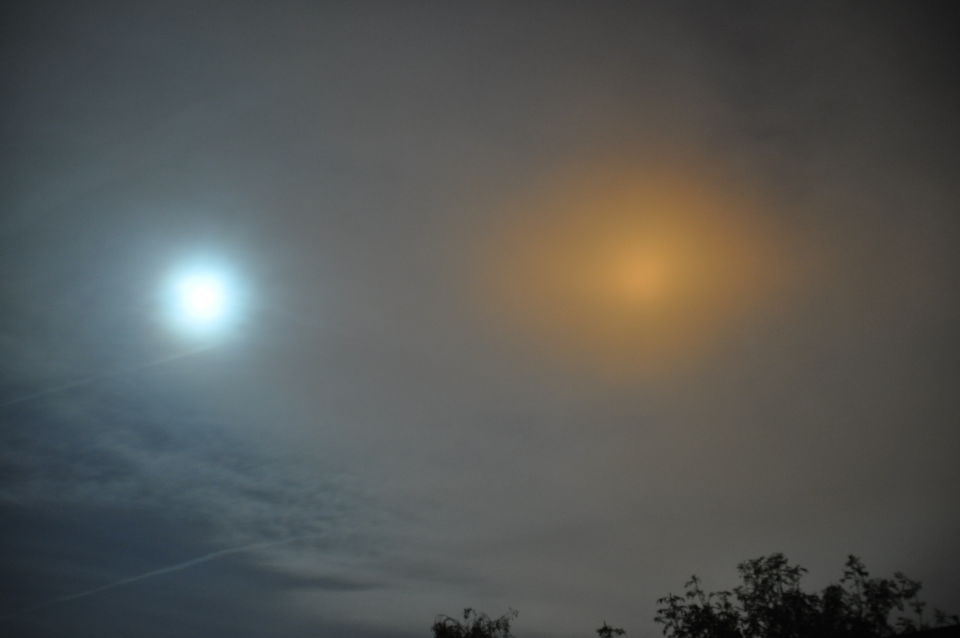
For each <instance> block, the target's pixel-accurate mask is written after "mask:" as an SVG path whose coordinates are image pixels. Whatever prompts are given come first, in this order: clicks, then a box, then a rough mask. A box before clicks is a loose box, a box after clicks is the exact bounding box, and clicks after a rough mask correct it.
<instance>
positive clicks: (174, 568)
mask: <svg viewBox="0 0 960 638" xmlns="http://www.w3.org/2000/svg"><path fill="white" fill-rule="evenodd" d="M316 537H317V535H316V534H311V535H306V536H293V537H291V538H285V539H283V540H279V541H269V542H264V543H251V544H250V545H242V546H240V547H230V548H228V549H221V550H218V551H216V552H211V553H209V554H204V555H203V556H198V557H197V558H191V559H190V560H188V561H184V562H182V563H176V564H175V565H170V566H168V567H161V568H160V569H154V570H153V571H149V572H145V573H143V574H138V575H136V576H130V577H129V578H121V579H120V580H115V581H113V582H112V583H107V584H106V585H100V586H99V587H94V588H93V589H88V590H86V591H81V592H77V593H76V594H67V595H66V596H60V597H59V598H54V599H52V600H48V601H46V602H44V603H40V604H39V605H35V606H33V607H29V608H27V609H23V610H21V611H18V612H15V613H13V614H10V615H8V616H3V617H2V620H10V619H12V618H17V617H19V616H24V615H26V614H32V613H34V612H36V611H40V610H42V609H47V608H48V607H53V606H54V605H59V604H61V603H66V602H69V601H71V600H77V599H79V598H86V597H88V596H95V595H97V594H100V593H102V592H105V591H109V590H111V589H117V588H119V587H125V586H127V585H132V584H133V583H138V582H140V581H141V580H147V579H148V578H153V577H154V576H161V575H163V574H169V573H171V572H178V571H180V570H183V569H188V568H190V567H193V566H195V565H200V564H202V563H206V562H209V561H212V560H216V559H218V558H221V557H223V556H229V555H230V554H240V553H243V552H252V551H256V550H258V549H266V548H267V547H276V546H277V545H287V544H289V543H294V542H296V541H301V540H305V539H308V538H316Z"/></svg>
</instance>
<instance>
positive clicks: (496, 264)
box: [481, 166, 785, 372]
mask: <svg viewBox="0 0 960 638" xmlns="http://www.w3.org/2000/svg"><path fill="white" fill-rule="evenodd" d="M503 219H504V220H505V221H504V223H503V224H502V225H501V226H500V227H499V228H498V229H497V231H496V232H494V233H493V235H492V236H491V237H489V238H488V241H487V243H486V244H485V248H484V250H483V251H481V252H482V253H483V254H484V256H483V257H481V262H482V269H483V272H484V274H485V277H486V281H485V286H484V288H485V290H486V291H487V294H488V295H492V297H490V299H492V302H491V303H490V304H488V307H491V306H492V307H493V308H494V309H495V310H494V315H495V319H496V321H495V323H497V324H498V325H499V326H501V328H503V329H504V330H505V331H506V332H507V334H510V335H512V336H513V337H514V338H516V339H518V340H519V341H522V342H523V343H524V344H526V345H528V346H533V347H534V348H535V349H538V350H541V351H543V352H545V353H547V354H549V355H551V356H560V357H562V358H565V359H571V358H576V359H579V360H581V361H582V362H586V363H589V364H591V365H599V366H600V367H601V368H607V369H613V370H620V371H631V372H636V371H642V370H650V371H656V370H662V369H664V368H672V367H675V366H676V365H677V364H679V363H682V362H684V361H688V360H690V358H691V356H692V355H700V354H702V353H703V352H704V351H705V349H706V348H707V347H709V346H710V345H712V344H716V343H717V341H718V340H720V339H722V338H723V337H724V336H725V335H729V334H730V333H729V331H730V330H731V329H732V328H735V327H736V324H737V321H738V320H743V319H745V318H747V317H748V316H749V315H750V314H751V313H753V312H755V311H756V310H757V309H758V308H760V307H761V306H762V305H763V303H764V302H765V300H767V299H768V298H769V296H770V294H771V293H772V292H773V290H774V289H775V288H776V287H777V286H778V284H779V283H782V282H780V281H779V279H781V278H782V277H783V276H784V275H785V270H784V268H783V264H782V263H780V260H778V259H777V254H778V250H777V247H776V243H777V242H776V241H775V239H774V234H773V233H772V232H771V229H770V227H769V225H768V224H767V223H766V222H765V220H764V216H763V214H762V211H761V210H759V206H758V204H757V203H756V202H755V201H753V200H752V199H751V198H749V197H748V196H746V195H745V194H744V193H743V192H742V191H738V189H736V188H735V187H734V186H733V185H731V184H725V183H723V182H722V181H721V180H718V179H716V178H714V179H710V178H708V177H705V176H704V175H700V174H698V173H696V172H695V171H692V170H666V169H663V168H650V167H649V166H630V167H623V166H618V167H615V168H609V167H608V168H606V169H603V170H596V171H588V172H586V173H581V174H574V175H570V174H567V175H563V176H558V177H556V178H555V179H552V180H550V182H549V183H548V184H546V185H545V186H544V187H543V188H540V189H538V190H537V192H536V193H535V194H533V195H528V196H526V197H521V198H519V201H518V202H516V203H514V205H513V206H512V207H511V208H510V210H507V211H505V215H504V217H503ZM491 257H493V258H492V259H491Z"/></svg>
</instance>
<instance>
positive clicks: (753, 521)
mask: <svg viewBox="0 0 960 638" xmlns="http://www.w3.org/2000/svg"><path fill="white" fill-rule="evenodd" d="M5 11H6V16H5V18H4V19H3V21H2V22H3V24H4V27H3V28H4V31H5V33H4V38H3V42H4V44H3V45H2V46H3V51H4V57H5V59H6V60H7V71H6V73H5V75H6V82H5V95H6V97H7V99H5V100H4V102H3V107H2V118H0V120H2V136H3V145H2V147H3V152H2V158H3V159H2V161H3V171H2V174H0V184H2V187H0V204H2V210H3V214H2V219H0V260H2V264H0V265H2V268H3V273H4V277H3V285H2V288H0V304H2V306H3V308H4V314H3V319H2V320H0V356H2V357H3V361H4V366H3V370H2V372H0V442H2V448H0V477H2V481H0V499H2V506H3V508H4V512H3V520H4V521H5V523H4V526H3V528H2V532H3V545H2V547H0V552H2V554H3V555H2V556H0V559H2V562H3V564H5V565H10V566H11V567H10V568H9V569H6V570H5V573H4V585H3V587H4V603H3V610H2V611H3V612H4V613H15V612H17V610H23V609H29V608H32V607H34V606H37V605H42V604H44V603H45V602H48V601H52V600H55V599H57V598H60V597H63V596H70V595H72V594H74V593H79V592H83V591H88V590H92V589H95V588H97V587H101V586H103V585H106V584H109V583H112V582H117V581H120V580H123V579H126V578H131V577H136V576H137V575H138V574H146V573H150V572H152V571H155V570H158V569H164V568H165V567H168V566H171V565H178V564H180V563H183V562H186V561H191V560H194V559H195V558H198V557H202V556H206V555H209V554H211V553H214V552H218V551H223V550H225V549H229V548H237V547H243V546H247V545H250V544H259V543H267V542H273V541H278V540H283V539H289V538H294V537H301V536H307V535H309V536H310V537H311V539H312V540H309V541H303V542H296V543H290V544H287V545H278V546H272V547H270V548H262V549H260V550H254V551H251V552H249V553H235V554H228V555H223V556H222V557H219V558H217V559H215V560H211V561H208V562H204V563H202V564H198V565H196V566H195V567H190V568H188V569H184V570H181V571H177V572H173V573H167V574H162V575H159V576H157V577H156V578H150V579H147V580H144V581H139V582H137V583H132V584H130V585H129V586H124V587H118V588H115V589H111V590H109V591H104V592H103V593H102V594H97V595H93V596H89V597H86V598H83V599H76V600H72V601H67V602H64V603H63V604H58V605H51V606H49V607H47V608H45V609H44V610H43V611H42V613H39V612H38V613H35V614H22V615H19V616H17V619H16V621H15V622H16V628H17V630H18V633H19V634H20V635H38V636H39V635H44V636H58V635H71V636H75V635H78V633H79V635H97V636H101V635H133V634H136V635H151V634H150V632H151V631H153V632H154V633H155V634H156V635H171V634H176V635H184V636H190V635H197V636H200V635H203V636H217V635H228V634H229V635H237V636H257V635H261V634H263V635H266V634H267V633H268V632H269V633H270V635H291V636H293V635H306V634H309V633H310V632H314V633H319V634H320V635H324V632H327V634H329V635H345V634H349V635H355V636H363V635H369V636H371V637H372V636H384V637H386V636H393V635H398V636H399V635H401V634H404V633H406V634H409V635H425V634H426V631H427V627H428V625H429V622H430V620H431V619H432V617H433V615H434V614H436V613H451V612H456V610H458V609H459V608H461V607H463V606H466V605H471V606H476V607H479V608H482V609H487V610H488V611H490V612H493V613H495V612H497V611H499V610H504V609H506V607H507V605H512V606H514V607H517V608H519V609H520V611H521V617H520V619H519V621H518V626H517V627H518V631H519V632H520V633H522V634H523V635H535V634H536V632H538V631H539V632H545V633H546V634H549V635H555V636H566V635H571V636H572V635H582V634H585V633H586V632H589V631H590V630H591V628H592V627H594V626H595V624H596V623H598V622H599V621H600V620H602V619H603V618H607V619H609V620H610V621H611V622H615V623H617V624H623V625H626V626H627V627H628V628H630V629H632V630H634V631H636V632H638V633H642V632H648V633H653V632H654V631H655V629H653V628H651V624H650V618H651V617H652V615H653V607H654V602H655V600H656V598H657V597H659V596H661V595H663V594H665V593H667V592H668V591H669V590H671V589H676V588H678V587H679V586H680V585H681V584H682V582H684V580H685V578H686V577H687V576H688V575H689V573H691V572H693V571H696V572H698V573H701V574H702V575H703V576H705V580H706V582H707V584H708V585H710V586H714V585H716V586H722V585H726V584H727V583H728V582H729V580H730V578H731V577H732V575H733V574H732V572H733V568H734V565H735V563H736V562H737V561H739V560H741V559H744V558H747V557H751V556H755V555H758V554H761V553H764V552H772V551H785V552H787V553H788V555H789V556H791V557H792V558H794V559H796V560H798V561H800V562H801V563H803V564H805V565H807V566H808V567H810V568H811V581H812V582H814V583H822V582H825V581H826V580H828V579H829V578H832V577H835V576H836V575H837V570H838V569H839V566H840V564H841V562H842V560H843V558H844V557H845V555H846V554H847V553H849V552H855V553H858V554H861V555H862V556H863V557H864V558H865V560H866V562H867V564H868V566H870V567H872V568H874V569H875V570H876V571H878V572H891V571H893V570H903V571H905V572H907V573H908V574H909V575H911V576H914V577H916V578H919V579H921V580H923V581H924V582H925V583H926V585H927V590H928V591H929V598H930V599H931V600H932V602H934V603H935V604H938V605H941V606H944V607H947V608H952V609H953V610H956V609H957V608H960V600H958V599H957V598H956V595H955V593H954V592H956V591H960V584H958V583H957V581H956V575H955V574H953V573H952V572H951V570H950V569H949V566H950V565H954V564H956V563H957V561H958V559H960V556H958V555H957V548H956V543H955V541H954V540H953V539H955V538H956V537H957V535H958V534H960V515H958V510H957V507H956V506H955V505H954V504H953V503H954V501H956V488H955V485H956V484H957V481H958V479H960V477H958V475H957V470H956V464H955V463H954V462H953V459H954V457H955V456H956V450H957V447H958V445H960V437H958V434H957V429H956V427H955V423H956V415H957V400H956V397H955V392H954V391H953V381H954V380H955V377H956V337H955V326H954V324H955V318H956V316H957V308H958V304H957V297H956V294H955V290H956V283H957V281H956V275H955V274H954V273H955V272H958V271H960V269H958V268H956V266H957V264H956V263H955V262H956V255H957V254H958V252H957V250H956V243H957V238H958V232H957V231H958V228H957V217H956V210H955V209H956V204H955V202H956V200H957V187H956V184H955V183H954V182H955V180H954V179H953V173H954V165H955V160H954V157H953V156H954V154H955V150H954V149H955V148H956V147H957V141H958V130H957V124H956V118H955V117H954V116H953V114H954V113H955V112H956V111H957V97H958V96H957V91H956V88H955V86H954V85H955V83H954V82H952V76H951V73H952V69H953V62H954V61H955V60H954V56H953V54H952V50H951V39H950V37H949V36H950V34H949V33H948V25H949V24H951V22H950V19H949V16H948V13H949V11H948V7H947V6H946V5H941V4H937V3H925V4H922V5H918V4H915V3H914V4H904V3H870V4H869V5H861V4H853V3H850V4H837V3H777V4H775V5H773V4H768V3H762V4H761V3H735V4H718V3H709V2H703V3H684V4H675V3H647V4H644V5H642V6H636V5H635V4H632V3H630V4H628V3H616V2H609V3H606V2H605V3H590V4H582V5H579V4H562V5H561V4H557V3H527V4H523V5H517V4H515V3H456V4H450V3H393V2H382V3H381V2H363V3H325V4H310V3H285V4H281V5H279V6H273V5H270V6H268V5H267V4H264V3H256V2H230V3H223V2H200V3H196V2H189V3H186V2H185V3H179V2H171V3H164V4H163V5H162V6H161V5H157V6H147V5H133V4H130V3H120V2H117V3H112V2H95V3H82V4H76V3H19V5H17V4H16V3H15V4H9V3H8V5H7V7H6V9H5ZM608 168H609V169H610V170H611V171H612V172H617V171H619V172H620V173H623V174H626V175H627V176H628V178H629V179H628V181H630V180H632V181H634V182H637V183H641V184H642V183H645V180H647V181H649V180H650V179H651V178H650V174H653V173H657V174H658V175H659V174H660V173H659V172H658V171H665V172H666V173H669V172H670V171H679V172H680V173H682V174H683V175H685V176H687V177H689V175H701V174H702V175H707V176H709V178H710V179H711V180H713V182H716V183H719V184H721V186H719V187H716V188H715V190H716V189H719V190H718V192H720V193H721V194H727V193H732V194H736V195H737V196H740V195H743V197H744V199H745V201H746V200H749V201H750V202H752V203H751V206H750V210H749V211H748V213H749V215H747V217H748V218H749V219H753V220H755V221H756V222H757V223H758V224H759V225H758V228H759V227H760V226H762V227H763V228H765V229H769V231H770V233H769V235H770V238H771V239H770V241H771V244H772V245H773V246H774V247H775V248H776V250H775V251H773V252H775V253H776V255H777V256H776V258H775V259H774V258H771V260H770V261H769V262H766V264H765V265H766V268H767V270H769V271H770V272H769V273H766V274H767V275H769V276H768V279H770V280H773V281H780V280H781V279H783V280H788V279H789V281H790V284H791V285H790V286H784V287H783V288H782V289H780V288H777V289H776V290H777V292H775V293H769V294H766V293H764V294H765V296H762V295H760V293H759V292H747V293H743V294H744V295H745V296H743V297H742V299H743V300H744V302H743V304H742V306H743V311H742V312H740V313H739V314H737V315H736V316H737V321H735V322H730V323H731V325H730V326H726V327H725V328H724V329H723V330H722V331H721V330H720V328H717V332H716V334H717V335H719V336H718V337H716V338H715V339H714V340H713V341H712V342H710V343H709V348H706V347H705V348H703V350H702V351H699V350H698V351H697V352H698V354H697V356H695V357H690V359H691V361H688V362H686V363H685V364H684V365H675V366H674V365H673V364H672V362H671V361H668V360H666V359H664V360H663V362H664V363H665V364H670V365H665V366H664V367H665V368H669V370H665V371H664V372H663V374H660V375H658V374H650V371H651V367H653V368H655V367H656V366H649V365H648V366H647V367H646V368H644V369H643V371H644V374H639V373H637V374H634V372H636V371H628V374H619V375H613V377H611V375H609V374H606V372H605V371H604V370H602V369H601V367H602V366H598V365H596V364H597V357H595V356H593V355H591V354H589V353H588V354H587V355H583V356H581V354H582V353H581V352H580V351H581V350H583V348H582V344H577V343H567V342H566V341H563V340H560V341H558V340H553V341H550V340H549V339H545V340H544V341H543V342H541V341H539V340H538V339H539V337H540V336H541V335H534V334H531V333H530V332H529V330H528V331H527V332H524V330H527V328H525V327H523V326H522V325H520V324H521V323H522V322H514V318H513V317H511V316H509V311H508V308H507V306H508V304H501V303H498V298H497V297H495V296H494V297H490V296H488V295H487V292H486V291H485V289H484V287H483V284H482V282H481V279H482V278H481V277H480V276H478V274H477V264H478V263H483V264H489V263H504V264H507V267H508V268H510V267H513V266H514V265H515V264H523V263H526V262H524V260H523V259H519V260H515V261H511V259H516V256H515V255H511V254H509V251H508V250H507V249H506V248H505V247H504V246H505V245H504V244H502V243H497V242H498V241H499V240H498V238H500V237H501V236H502V235H504V236H505V235H509V234H510V233H511V232H512V231H513V229H515V227H516V226H518V225H521V226H522V225H524V224H527V225H528V226H529V227H532V228H543V229H551V228H556V227H557V226H560V225H562V223H563V221H564V218H563V215H562V214H560V213H559V212H557V211H551V210H546V211H544V210H542V209H537V208H536V207H535V206H534V207H529V206H527V203H529V202H536V201H545V200H544V199H543V198H541V199H539V200H538V197H540V196H541V195H542V194H543V193H547V195H549V194H550V193H554V197H555V198H558V199H561V200H562V199H563V197H564V194H565V193H567V192H568V191H567V190H564V189H566V188H568V187H569V188H571V189H573V186H571V185H570V183H568V182H578V180H582V182H583V183H582V184H580V183H579V182H578V183H577V184H576V186H577V187H580V186H582V187H583V188H585V189H587V191H588V192H592V193H595V194H596V196H597V201H598V202H602V201H613V200H615V198H616V193H613V194H610V193H608V192H603V188H601V186H599V185H602V184H608V185H609V184H613V186H614V188H613V190H614V191H615V190H616V188H615V187H616V182H615V181H611V182H609V183H608V182H604V181H603V179H604V178H603V177H600V178H595V177H589V178H588V177H587V176H595V175H596V174H597V173H600V174H601V175H603V174H605V171H606V170H607V169H608ZM688 173H689V175H688ZM591 179H595V180H596V181H595V182H591V181H590V180H591ZM696 179H698V178H694V177H689V180H690V181H688V183H690V184H694V186H691V189H693V190H696V189H697V186H696V184H697V182H696ZM711 183H712V182H711ZM591 188H592V189H594V190H593V191H590V190H589V189H591ZM704 190H705V191H709V189H707V188H706V187H704ZM569 192H573V190H571V191H569ZM557 193H559V195H557ZM684 194H685V193H684ZM608 195H609V196H610V198H609V199H604V198H606V197H607V196H608ZM546 200H549V197H547V198H546ZM601 209H602V206H600V204H598V205H597V210H596V211H594V210H587V211H583V212H582V220H581V221H580V222H578V223H579V224H580V225H579V226H576V227H577V228H581V229H587V230H588V231H589V229H590V228H591V227H592V225H594V222H595V221H596V224H601V223H602V222H603V221H604V219H605V217H604V216H605V215H606V213H604V211H603V210H601ZM564 214H566V213H564ZM711 228H717V226H711ZM549 237H551V235H549V233H547V234H544V235H543V236H542V237H541V241H540V242H539V243H549V242H548V239H549ZM544 238H546V239H544ZM711 241H712V240H711ZM534 243H535V244H536V243H537V242H534ZM708 245H713V244H709V242H708ZM541 248H542V247H540V246H536V245H534V246H531V252H532V253H536V252H537V250H540V249H541ZM543 250H545V251H547V252H549V250H548V248H543ZM198 253H202V254H210V255H212V256H214V257H216V258H218V259H221V260H226V261H227V262H229V263H230V264H232V265H233V267H234V268H235V269H236V271H237V273H238V276H239V277H240V278H241V279H242V280H243V281H244V282H245V284H246V287H247V289H248V290H249V291H250V297H251V306H250V308H249V309H248V310H249V312H248V313H247V314H246V316H245V317H244V321H243V322H242V325H241V326H240V329H239V330H238V331H237V332H236V333H235V334H232V335H231V336H230V338H229V339H227V340H225V341H224V342H223V343H222V344H220V345H218V346H217V347H214V348H211V349H208V350H204V351H202V352H197V353H196V354H187V353H188V352H190V351H191V349H192V348H194V347H195V346H196V345H197V344H195V343H192V342H188V340H183V339H180V338H179V337H178V336H176V335H173V334H171V333H170V331H169V330H167V327H166V326H165V325H164V324H163V320H162V312H161V308H160V303H161V299H160V293H159V287H160V286H161V284H162V282H163V278H164V277H165V276H166V275H167V273H168V272H169V270H170V269H171V268H173V267H175V265H176V264H177V263H178V262H179V261H181V260H182V259H185V258H190V257H192V256H194V255H196V254H198ZM572 259H573V258H572V257H571V260H572ZM516 275H517V280H518V281H527V280H525V279H524V276H525V275H524V273H522V272H517V273H516ZM751 281H752V280H751ZM758 281H759V279H758ZM728 283H729V282H728ZM538 294H540V293H539V291H537V290H531V291H530V292H529V295H528V297H530V300H531V303H532V305H533V307H537V304H538V303H539V302H540V301H541V297H538V296H537V295H538ZM704 296H706V295H704ZM761 296H762V303H761V302H760V301H758V300H760V299H761ZM692 307H693V308H706V309H707V310H711V311H712V310H713V309H714V308H715V307H718V306H716V305H709V304H707V305H702V306H697V305H696V304H694V305H693V306H692ZM574 310H576V311H577V312H582V313H584V314H583V315H582V317H592V318H593V319H591V321H592V320H595V319H596V317H597V315H596V314H592V315H591V314H589V312H588V310H589V309H587V310H584V309H581V308H575V309H574ZM547 314H549V313H547ZM572 314H574V315H576V313H572ZM706 314H709V313H706ZM537 316H538V317H539V315H537ZM731 316H733V315H731ZM582 317H581V316H580V315H576V317H575V318H576V319H577V320H580V319H582ZM564 320H569V321H573V319H569V318H564V317H559V318H557V322H558V323H561V324H562V323H563V321H564ZM543 322H544V323H542V324H539V325H541V326H543V325H546V323H549V322H548V321H547V319H543ZM566 325H568V327H569V325H572V324H566ZM584 325H586V324H584ZM586 329H587V330H588V331H589V330H596V331H597V332H598V333H602V326H600V327H599V328H598V327H597V325H586ZM659 329H660V332H659V333H657V334H659V335H671V334H672V333H671V332H670V331H669V330H667V329H666V328H663V327H662V326H661V327H660V328H659ZM568 334H576V332H575V331H573V332H571V333H568ZM572 341H576V340H575V339H572ZM611 343H618V342H616V341H615V340H614V341H612V342H611ZM544 344H546V345H544ZM630 344H632V345H636V342H630ZM620 345H621V348H620V349H621V350H624V349H627V350H628V349H629V348H628V346H627V345H624V344H620ZM631 347H632V346H631ZM578 348H579V350H578ZM181 355H183V356H181ZM51 390H54V391H51ZM26 397H34V398H32V399H30V400H23V399H24V398H26ZM84 632H86V634H85V633H84Z"/></svg>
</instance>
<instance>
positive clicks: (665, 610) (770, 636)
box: [656, 553, 960, 638]
mask: <svg viewBox="0 0 960 638" xmlns="http://www.w3.org/2000/svg"><path fill="white" fill-rule="evenodd" d="M737 569H738V571H739V572H740V578H741V581H742V583H741V584H740V585H739V586H737V587H735V588H733V590H732V591H718V592H709V593H708V592H705V591H704V590H703V588H702V587H701V585H700V579H699V578H697V577H696V576H693V577H692V578H691V579H690V580H689V581H688V582H687V583H686V584H685V585H684V589H685V590H686V591H685V592H684V594H683V595H682V596H680V595H677V594H669V595H667V596H665V597H663V598H661V599H659V600H658V601H657V602H658V603H659V605H660V607H659V608H658V610H657V615H656V622H658V623H660V624H661V625H663V633H664V635H665V636H667V637H668V638H883V637H886V636H895V635H900V634H906V633H910V632H913V631H917V630H921V629H928V628H930V627H931V626H942V625H946V624H949V623H953V624H957V623H960V618H958V617H957V616H950V617H948V616H946V615H945V614H943V613H942V612H940V611H939V610H934V618H933V622H932V624H931V623H929V622H928V621H927V619H926V617H925V616H924V610H925V607H926V603H924V602H921V601H920V600H919V599H918V598H917V594H918V592H919V591H920V583H918V582H917V581H914V580H910V579H909V578H907V577H906V576H904V575H903V574H901V573H899V572H897V573H895V574H894V576H893V578H892V579H888V578H871V577H870V574H869V573H868V572H867V569H866V568H865V567H864V565H863V562H862V561H861V560H860V559H859V558H857V557H856V556H850V557H849V558H848V559H847V562H846V565H845V567H844V570H843V577H842V578H841V579H840V581H839V582H838V583H835V584H832V585H830V586H828V587H827V588H825V589H824V590H823V591H822V592H820V593H819V594H817V593H807V592H804V591H803V590H801V589H800V579H801V578H802V576H803V575H804V574H805V573H806V572H807V570H806V569H804V568H803V567H800V566H798V565H791V564H790V563H789V561H788V560H787V559H786V557H784V555H783V554H779V553H778V554H772V555H770V556H766V557H761V558H756V559H753V560H748V561H745V562H743V563H740V564H739V565H738V566H737Z"/></svg>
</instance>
